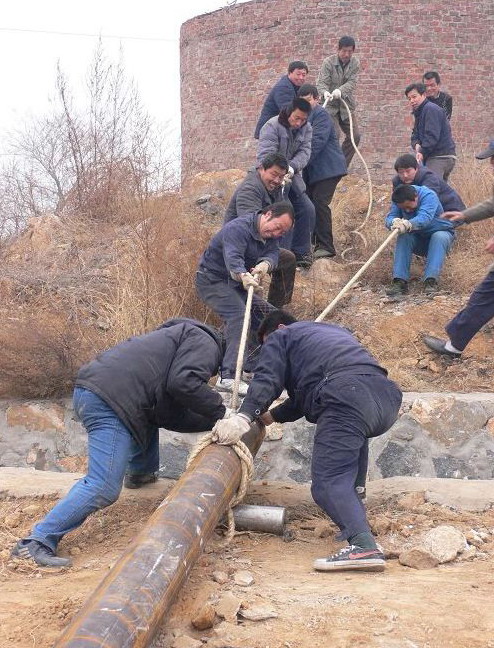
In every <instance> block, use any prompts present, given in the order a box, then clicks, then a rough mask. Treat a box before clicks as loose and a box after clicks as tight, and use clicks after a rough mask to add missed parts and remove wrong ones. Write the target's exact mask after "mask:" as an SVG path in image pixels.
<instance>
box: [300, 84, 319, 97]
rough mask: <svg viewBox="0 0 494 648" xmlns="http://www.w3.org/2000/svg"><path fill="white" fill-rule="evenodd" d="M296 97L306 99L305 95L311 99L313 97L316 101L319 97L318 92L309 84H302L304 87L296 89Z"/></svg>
mask: <svg viewBox="0 0 494 648" xmlns="http://www.w3.org/2000/svg"><path fill="white" fill-rule="evenodd" d="M297 95H298V96H299V97H307V95H310V96H311V97H314V99H317V98H318V97H319V90H318V89H317V88H316V86H315V85H312V84H311V83H304V85H301V86H300V88H299V89H298V92H297Z"/></svg>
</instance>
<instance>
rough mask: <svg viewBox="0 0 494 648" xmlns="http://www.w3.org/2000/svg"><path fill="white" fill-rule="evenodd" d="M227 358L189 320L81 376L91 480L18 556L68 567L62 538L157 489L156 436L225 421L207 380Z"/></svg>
mask: <svg viewBox="0 0 494 648" xmlns="http://www.w3.org/2000/svg"><path fill="white" fill-rule="evenodd" d="M222 358H223V340H222V337H221V335H220V334H219V333H218V332H217V331H216V330H215V329H213V328H212V327H209V326H206V325H204V324H201V323H199V322H196V321H194V320H189V319H176V320H169V321H168V322H165V324H163V325H162V326H161V327H160V328H159V329H157V330H156V331H152V332H151V333H147V334H144V335H140V336H138V337H134V338H130V339H129V340H126V341H124V342H121V343H120V344H118V345H117V346H115V347H113V348H111V349H108V351H104V352H103V353H101V354H99V355H98V356H97V357H96V358H95V359H94V360H92V361H91V362H89V363H88V364H86V365H84V366H83V367H82V368H81V369H80V371H79V373H78V376H77V379H76V386H75V390H74V410H75V412H76V414H77V416H78V417H79V419H80V420H81V421H82V423H83V424H84V427H85V428H86V430H87V432H88V459H89V462H88V473H87V475H86V476H85V477H83V478H82V479H81V480H79V481H78V482H77V484H75V485H74V486H73V487H72V489H71V490H70V492H69V493H68V494H67V495H66V497H64V498H63V499H62V500H61V501H60V502H58V504H56V506H55V507H54V508H53V509H52V510H51V511H50V512H49V513H48V514H47V515H46V517H45V518H44V519H43V520H41V522H38V524H36V525H35V526H34V528H33V530H32V532H31V534H30V535H29V536H27V537H26V538H23V539H22V540H19V542H18V543H17V544H16V545H15V547H14V548H13V550H12V555H13V556H16V557H18V558H26V559H31V560H34V562H35V563H37V564H38V565H42V566H46V567H65V566H69V565H70V560H69V559H68V558H63V557H60V556H57V554H56V552H57V546H58V543H59V542H60V540H61V539H62V538H63V536H64V535H65V534H66V533H68V532H69V531H72V530H74V529H76V528H77V527H79V526H80V525H81V524H82V523H83V522H84V520H85V519H86V518H87V517H88V515H90V514H91V513H93V512H94V511H97V510H98V509H102V508H104V507H106V506H109V505H110V504H113V502H115V501H116V500H117V499H118V496H119V494H120V490H121V488H122V482H123V481H124V476H125V473H126V470H127V478H126V485H127V486H130V487H133V488H136V487H138V486H141V485H143V484H144V483H149V482H151V481H155V478H156V477H155V476H156V473H157V471H158V468H159V443H158V442H159V438H158V428H160V427H166V428H168V429H170V430H174V431H176V432H203V431H207V430H210V429H212V427H213V425H214V423H215V421H217V420H218V419H220V418H222V417H223V416H224V415H225V406H224V405H223V401H222V399H221V396H220V395H219V394H218V393H217V392H216V391H214V390H213V389H212V388H211V387H210V386H209V385H208V380H209V379H210V378H211V376H213V375H214V374H215V373H216V372H217V371H218V368H219V366H220V364H221V362H222Z"/></svg>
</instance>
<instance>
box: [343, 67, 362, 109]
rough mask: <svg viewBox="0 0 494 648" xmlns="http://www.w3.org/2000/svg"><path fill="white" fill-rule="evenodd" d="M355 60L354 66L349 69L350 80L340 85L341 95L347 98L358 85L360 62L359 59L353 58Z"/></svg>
mask: <svg viewBox="0 0 494 648" xmlns="http://www.w3.org/2000/svg"><path fill="white" fill-rule="evenodd" d="M353 60H354V61H355V63H354V65H353V66H352V68H351V69H350V70H349V71H348V80H347V81H345V83H343V84H342V85H340V90H341V96H342V97H343V99H345V100H348V98H349V97H352V95H353V93H354V91H355V88H356V86H357V77H358V73H359V70H360V62H359V61H357V59H353Z"/></svg>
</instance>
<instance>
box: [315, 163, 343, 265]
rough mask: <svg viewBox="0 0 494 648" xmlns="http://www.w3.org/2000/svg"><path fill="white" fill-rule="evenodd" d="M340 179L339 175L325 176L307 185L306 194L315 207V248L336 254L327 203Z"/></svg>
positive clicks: (329, 210)
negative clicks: (323, 178)
mask: <svg viewBox="0 0 494 648" xmlns="http://www.w3.org/2000/svg"><path fill="white" fill-rule="evenodd" d="M340 180H341V176H338V177H337V178H326V179H325V180H319V182H314V184H311V185H309V186H308V187H307V195H308V196H309V198H310V199H311V200H312V202H313V204H314V207H315V209H316V226H315V228H314V236H313V239H314V244H315V247H316V250H318V249H323V250H327V251H328V252H330V253H331V254H336V250H335V248H334V242H333V223H332V214H331V207H330V206H329V204H330V202H331V200H332V199H333V195H334V192H335V190H336V187H337V185H338V182H339V181H340Z"/></svg>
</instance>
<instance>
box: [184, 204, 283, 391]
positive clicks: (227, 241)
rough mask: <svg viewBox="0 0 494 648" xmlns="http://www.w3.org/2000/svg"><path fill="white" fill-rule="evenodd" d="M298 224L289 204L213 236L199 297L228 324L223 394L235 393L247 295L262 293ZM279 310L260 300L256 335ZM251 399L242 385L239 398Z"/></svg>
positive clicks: (254, 316)
mask: <svg viewBox="0 0 494 648" xmlns="http://www.w3.org/2000/svg"><path fill="white" fill-rule="evenodd" d="M293 221H294V214H293V207H292V205H291V204H290V203H289V202H288V201H283V202H278V203H274V204H273V205H269V206H268V207H265V208H264V209H263V210H261V211H260V212H257V213H254V214H247V215H246V216H240V217H238V218H235V219H234V220H232V221H230V222H229V223H226V225H223V227H222V228H221V230H220V231H219V232H218V233H217V234H215V235H214V236H213V238H212V239H211V241H210V243H209V246H208V247H207V249H206V251H205V252H204V254H203V255H202V257H201V259H200V261H199V268H198V270H197V274H196V289H197V294H198V295H199V297H200V298H201V299H202V301H203V302H204V303H205V304H207V305H208V306H209V307H210V308H211V309H212V310H213V311H214V312H215V313H216V314H217V315H219V316H220V317H221V319H222V320H223V321H224V322H225V337H226V351H225V357H224V359H223V365H222V368H221V380H220V381H219V384H218V387H219V389H221V390H224V391H231V390H232V388H233V383H234V379H235V369H236V365H237V355H238V347H239V343H240V336H241V333H242V325H243V320H244V314H245V302H246V300H247V292H246V291H247V290H248V289H249V287H250V286H252V287H253V288H254V290H259V289H260V288H261V287H260V282H261V281H262V279H263V277H265V276H266V275H267V274H268V273H270V272H272V270H273V269H274V268H276V266H277V264H278V256H279V240H280V238H281V237H282V236H283V235H284V234H286V233H287V232H288V231H289V230H290V229H291V228H292V226H293ZM273 310H276V309H275V308H274V307H273V306H271V304H269V303H268V302H267V301H265V300H264V299H262V298H261V297H259V296H258V295H254V298H253V301H252V310H251V329H252V331H257V329H258V328H259V324H260V323H261V320H262V319H263V317H264V316H265V315H266V314H267V313H270V312H272V311H273ZM245 369H246V370H247V369H248V367H245ZM246 393H247V384H246V383H243V382H241V383H240V388H239V394H240V395H245V394H246Z"/></svg>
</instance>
